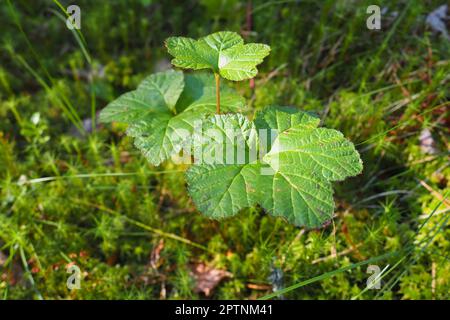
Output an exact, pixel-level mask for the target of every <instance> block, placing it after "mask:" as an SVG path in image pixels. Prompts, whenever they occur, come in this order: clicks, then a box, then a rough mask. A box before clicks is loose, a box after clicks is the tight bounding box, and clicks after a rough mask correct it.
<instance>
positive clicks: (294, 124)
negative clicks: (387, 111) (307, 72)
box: [186, 107, 362, 227]
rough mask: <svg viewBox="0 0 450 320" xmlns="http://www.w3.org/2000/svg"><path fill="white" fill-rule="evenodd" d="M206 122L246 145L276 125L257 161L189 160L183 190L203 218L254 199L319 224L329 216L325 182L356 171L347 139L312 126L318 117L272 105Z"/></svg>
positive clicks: (212, 141)
mask: <svg viewBox="0 0 450 320" xmlns="http://www.w3.org/2000/svg"><path fill="white" fill-rule="evenodd" d="M208 121H209V123H210V124H209V125H207V126H205V133H206V132H207V131H208V129H211V128H219V129H220V130H221V131H222V132H223V135H224V137H223V138H222V139H219V140H221V141H225V142H227V143H232V142H235V143H236V141H237V140H236V139H234V138H233V139H230V138H229V136H230V134H228V133H227V130H226V129H227V128H228V129H229V128H234V129H235V130H237V132H242V133H243V134H242V136H243V137H244V138H245V137H246V138H245V146H246V147H247V148H248V149H250V148H251V146H252V145H253V144H254V140H255V139H256V140H258V139H257V138H256V137H257V135H256V130H259V129H268V128H271V129H278V130H279V132H278V136H277V137H276V138H275V141H274V143H273V146H272V148H271V149H270V152H269V153H268V154H266V155H265V156H264V158H263V159H262V160H261V159H259V160H252V159H251V158H250V157H247V158H246V161H245V162H244V163H240V164H239V163H234V164H226V163H216V164H211V163H208V164H195V165H194V166H192V167H191V168H190V169H189V170H188V171H187V174H186V177H187V182H188V190H189V193H190V195H191V197H192V199H193V201H194V203H195V204H196V206H197V207H198V209H199V210H200V211H201V212H203V213H204V214H205V215H206V216H208V217H212V218H224V217H229V216H233V215H235V214H236V213H238V212H239V211H240V210H241V209H243V208H246V207H251V206H254V205H257V204H258V205H260V206H261V207H262V208H264V209H265V210H266V211H267V212H268V213H270V214H272V215H274V216H280V217H283V218H285V219H287V220H288V221H289V222H291V223H293V224H295V225H301V226H307V227H319V226H320V225H322V224H323V223H324V222H325V221H327V220H329V219H331V218H332V216H333V211H334V201H333V189H332V185H331V181H333V180H338V179H343V178H344V177H347V176H352V175H356V174H358V173H360V172H361V170H362V162H361V160H360V158H359V154H358V152H357V151H356V150H355V149H354V147H353V144H351V142H349V141H348V140H346V139H345V138H344V137H343V136H342V134H340V133H339V132H338V131H335V130H331V129H325V128H317V126H318V124H319V119H318V118H317V117H314V116H313V115H311V114H308V113H306V112H301V111H298V110H295V109H293V108H287V107H272V108H267V109H265V110H264V111H262V112H260V113H258V115H257V116H256V119H255V121H254V124H253V123H251V122H249V121H248V120H247V119H245V118H244V117H243V116H242V115H221V116H214V117H213V118H210V119H209V120H208ZM216 135H217V133H216V134H215V135H214V137H215V136H216ZM214 137H209V139H204V140H203V141H202V145H203V149H204V150H206V154H208V153H209V152H210V150H212V149H214V148H217V147H216V146H217V138H214ZM208 143H209V144H208ZM236 149H237V147H235V148H234V150H236ZM322 149H323V150H324V151H320V150H322ZM317 153H319V154H320V157H317ZM324 154H326V155H327V157H325V156H323V155H324ZM277 156H278V159H277ZM265 162H267V163H268V164H270V165H271V166H272V168H273V169H274V173H273V174H272V175H267V174H261V173H262V171H261V169H262V168H263V166H264V165H265ZM303 162H304V163H303Z"/></svg>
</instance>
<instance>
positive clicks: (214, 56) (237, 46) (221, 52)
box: [165, 31, 270, 81]
mask: <svg viewBox="0 0 450 320" xmlns="http://www.w3.org/2000/svg"><path fill="white" fill-rule="evenodd" d="M165 43H166V47H167V50H168V52H169V53H170V54H171V55H172V56H173V57H174V59H173V60H172V64H173V65H175V66H177V67H180V68H186V69H194V70H199V69H212V70H213V72H214V73H217V74H220V75H221V76H222V77H224V78H225V79H228V80H233V81H240V80H244V79H250V78H253V77H254V76H256V74H257V73H258V70H257V69H256V66H257V65H258V64H260V63H262V61H263V59H264V58H265V57H266V56H267V55H268V54H269V52H270V47H269V46H268V45H265V44H260V43H249V44H244V40H243V39H242V37H241V36H240V35H238V34H237V33H236V32H231V31H220V32H216V33H213V34H210V35H208V36H206V37H203V38H200V39H198V40H195V39H191V38H186V37H170V38H168V39H167V40H166V42H165Z"/></svg>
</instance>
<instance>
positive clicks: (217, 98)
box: [214, 73, 220, 114]
mask: <svg viewBox="0 0 450 320" xmlns="http://www.w3.org/2000/svg"><path fill="white" fill-rule="evenodd" d="M214 78H215V79H216V113H217V114H220V75H219V74H217V73H214Z"/></svg>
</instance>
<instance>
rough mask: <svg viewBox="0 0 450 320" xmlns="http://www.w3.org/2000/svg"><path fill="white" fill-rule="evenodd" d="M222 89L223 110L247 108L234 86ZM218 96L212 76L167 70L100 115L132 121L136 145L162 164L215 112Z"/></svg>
mask: <svg viewBox="0 0 450 320" xmlns="http://www.w3.org/2000/svg"><path fill="white" fill-rule="evenodd" d="M180 80H181V81H180ZM221 91H222V94H221V95H222V108H223V110H225V111H234V112H236V111H239V110H240V109H242V108H243V107H244V105H245V100H244V99H243V98H242V97H241V96H239V95H238V94H237V93H236V92H235V91H234V90H233V89H231V88H229V87H227V86H226V85H225V84H222V86H221ZM215 99H216V96H215V86H214V77H213V76H212V75H208V74H203V73H198V74H192V75H185V76H183V74H182V72H179V71H166V72H161V73H157V74H154V75H151V76H149V77H147V78H146V79H144V81H143V82H142V83H141V84H140V85H139V86H138V88H137V89H136V90H134V91H131V92H129V93H125V94H124V95H122V96H120V97H119V98H118V99H116V100H115V101H113V102H111V103H110V104H109V105H108V106H107V107H105V109H103V110H102V112H101V114H100V115H101V120H102V121H104V122H110V121H119V122H125V123H128V124H129V127H128V130H127V134H128V135H130V136H132V137H134V138H135V145H136V147H137V148H138V149H139V150H140V151H141V152H142V153H143V154H144V155H145V157H146V158H147V159H148V161H149V162H150V163H151V164H153V165H159V164H160V163H161V162H163V161H164V160H166V159H168V158H170V157H171V156H173V155H175V154H177V153H179V152H180V150H181V149H182V147H183V145H184V144H185V142H186V140H189V138H190V137H191V135H192V132H193V129H194V125H195V122H196V121H200V120H201V119H202V118H203V117H205V116H206V115H208V114H211V113H214V112H215V108H216V107H215Z"/></svg>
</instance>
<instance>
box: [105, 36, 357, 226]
mask: <svg viewBox="0 0 450 320" xmlns="http://www.w3.org/2000/svg"><path fill="white" fill-rule="evenodd" d="M166 46H167V48H168V51H169V53H170V54H171V55H173V56H174V59H173V60H172V63H173V64H174V65H175V66H177V67H181V68H188V69H194V70H199V69H211V70H212V71H213V74H214V76H212V75H211V74H205V73H194V74H188V75H183V73H182V72H179V71H167V72H163V73H157V74H154V75H151V76H149V77H148V78H146V79H144V81H143V82H142V83H141V84H140V85H139V86H138V88H137V89H136V90H135V91H131V92H128V93H125V94H123V95H122V96H120V97H119V98H118V99H116V100H115V101H113V102H111V103H110V104H108V106H107V107H106V108H105V109H104V110H103V111H102V113H101V116H100V119H101V120H102V121H103V122H110V121H121V122H125V123H128V124H129V127H128V130H127V134H129V135H131V136H133V137H134V138H135V145H136V146H137V147H138V148H139V149H140V150H141V151H142V153H143V154H144V155H145V156H146V158H147V159H148V160H149V162H150V163H152V164H154V165H159V164H160V163H161V162H162V161H164V160H166V159H168V158H170V157H171V156H174V155H177V154H178V153H179V152H180V151H181V149H182V148H183V149H185V148H186V145H188V148H189V149H190V150H191V151H194V154H197V157H195V159H196V161H194V164H193V165H192V166H191V167H190V168H189V169H188V171H187V173H186V180H187V184H188V191H189V194H190V195H191V197H192V199H193V201H194V203H195V205H196V206H197V208H198V209H199V210H200V211H201V212H202V213H203V214H204V215H206V216H208V217H210V218H215V219H219V218H225V217H230V216H233V215H235V214H237V213H238V212H239V211H240V210H241V209H243V208H246V207H252V206H256V205H259V206H260V207H261V208H263V209H265V210H266V211H267V212H268V213H270V214H272V215H274V216H279V217H284V218H285V219H286V220H287V221H289V222H291V223H293V224H295V225H298V226H307V227H319V226H321V225H323V223H324V222H325V221H327V220H330V219H331V218H332V216H333V212H334V201H333V189H332V182H333V181H341V180H344V179H345V178H346V177H350V176H354V175H357V174H359V173H360V172H361V171H362V168H363V167H362V161H361V159H360V156H359V154H358V152H357V151H356V150H355V147H354V145H353V144H352V143H351V142H350V141H348V140H347V139H346V138H345V137H344V136H343V135H342V133H340V132H339V131H336V130H332V129H326V128H319V127H318V125H319V122H320V121H319V118H318V117H316V116H314V115H312V114H310V113H307V112H302V111H300V110H298V109H296V108H293V107H280V106H271V107H267V108H266V109H264V110H262V111H260V112H258V113H257V115H256V117H255V119H254V120H253V121H250V120H248V119H247V118H246V117H245V116H244V115H242V114H241V113H239V110H241V109H242V108H243V107H244V106H245V100H244V99H243V98H242V97H240V96H239V95H238V94H237V93H236V92H235V91H234V90H232V89H230V88H228V87H227V86H225V85H223V84H221V81H220V77H223V78H225V79H227V80H232V81H240V80H244V79H249V78H253V77H254V76H256V74H257V72H258V71H257V69H256V66H257V65H258V64H260V63H261V62H262V61H263V59H264V57H266V56H267V55H268V54H269V51H270V48H269V46H267V45H264V44H255V43H250V44H244V43H243V40H242V38H241V37H240V36H239V35H238V34H236V33H234V32H227V31H225V32H218V33H214V34H211V35H209V36H206V37H204V38H201V39H199V40H194V39H190V38H184V37H172V38H169V39H167V40H166ZM224 111H225V112H226V114H223V112H224ZM214 112H215V113H216V114H214ZM221 113H222V114H221ZM198 121H200V122H201V126H200V127H198V126H197V125H196V122H198ZM269 132H276V137H274V139H271V138H270V137H268V136H267V134H268V133H269ZM266 141H268V144H267V145H265V144H266V143H265V142H266ZM199 150H200V156H198V154H199V152H198V151H199ZM230 151H231V152H230ZM261 151H265V152H261ZM230 154H231V156H230ZM267 168H269V169H270V170H269V173H267V172H268V171H267V170H264V169H267Z"/></svg>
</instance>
